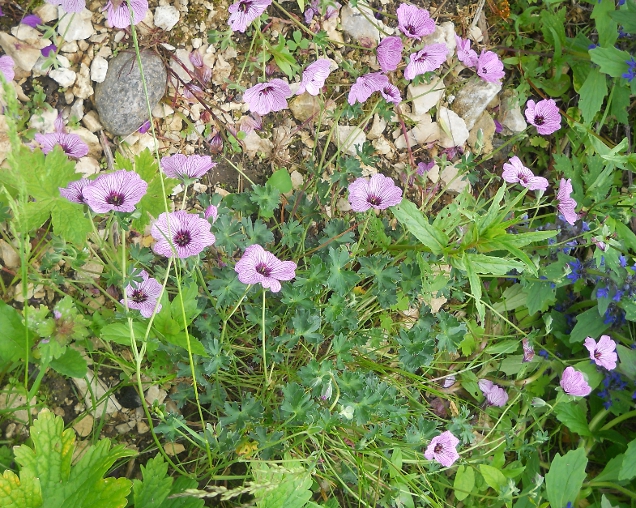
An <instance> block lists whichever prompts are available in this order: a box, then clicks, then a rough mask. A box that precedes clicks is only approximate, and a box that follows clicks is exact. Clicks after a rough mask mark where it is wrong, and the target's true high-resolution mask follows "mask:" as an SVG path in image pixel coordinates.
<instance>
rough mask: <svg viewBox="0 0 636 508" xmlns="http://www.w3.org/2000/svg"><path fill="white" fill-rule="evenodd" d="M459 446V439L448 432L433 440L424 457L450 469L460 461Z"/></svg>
mask: <svg viewBox="0 0 636 508" xmlns="http://www.w3.org/2000/svg"><path fill="white" fill-rule="evenodd" d="M458 444H459V439H457V438H456V437H455V436H454V435H453V433H452V432H450V431H449V430H447V431H445V432H442V433H441V434H440V435H439V436H436V437H434V438H433V439H431V443H430V444H429V445H428V447H427V448H426V451H425V452H424V457H426V458H427V459H428V460H436V461H437V462H439V463H440V464H441V465H442V466H444V467H450V466H452V465H453V464H454V463H455V461H456V460H457V459H459V453H457V445H458Z"/></svg>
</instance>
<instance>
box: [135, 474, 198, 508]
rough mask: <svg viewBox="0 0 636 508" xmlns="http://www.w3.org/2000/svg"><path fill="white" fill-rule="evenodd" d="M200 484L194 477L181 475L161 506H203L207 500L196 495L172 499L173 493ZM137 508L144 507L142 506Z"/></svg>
mask: <svg viewBox="0 0 636 508" xmlns="http://www.w3.org/2000/svg"><path fill="white" fill-rule="evenodd" d="M197 486H198V483H197V481H196V480H195V479H194V478H187V477H186V476H179V477H178V478H177V479H176V480H175V481H174V483H173V484H172V488H171V489H170V495H169V496H168V499H166V500H165V501H164V502H163V503H162V504H161V508H203V506H204V505H205V501H204V500H203V499H198V498H196V497H175V498H172V499H170V496H172V495H173V494H180V493H182V492H183V491H185V490H187V489H196V488H197ZM136 508H143V507H142V506H139V507H136Z"/></svg>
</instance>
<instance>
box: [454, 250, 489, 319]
mask: <svg viewBox="0 0 636 508" xmlns="http://www.w3.org/2000/svg"><path fill="white" fill-rule="evenodd" d="M455 261H458V260H455ZM454 264H455V263H454ZM457 265H458V266H457V267H460V269H463V270H464V271H465V272H466V276H467V277H468V281H469V282H470V290H471V292H472V294H473V298H474V299H475V307H476V309H477V314H478V315H479V319H480V320H481V321H483V320H484V317H485V315H486V307H485V306H484V303H483V302H482V301H481V295H482V291H481V279H480V278H479V275H477V272H476V271H475V269H474V268H473V265H472V263H471V258H470V257H469V256H468V254H467V253H466V252H464V253H463V257H462V259H461V262H459V263H457Z"/></svg>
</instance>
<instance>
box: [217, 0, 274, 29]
mask: <svg viewBox="0 0 636 508" xmlns="http://www.w3.org/2000/svg"><path fill="white" fill-rule="evenodd" d="M271 3H272V0H239V1H238V2H236V3H234V4H232V5H230V7H229V8H228V12H229V13H230V19H228V20H227V22H228V24H229V25H230V28H231V29H232V31H233V32H241V33H244V32H245V30H247V26H248V25H249V24H250V23H251V22H252V21H254V20H255V19H256V18H258V17H259V16H260V15H261V14H263V13H264V12H265V9H267V7H269V5H270V4H271Z"/></svg>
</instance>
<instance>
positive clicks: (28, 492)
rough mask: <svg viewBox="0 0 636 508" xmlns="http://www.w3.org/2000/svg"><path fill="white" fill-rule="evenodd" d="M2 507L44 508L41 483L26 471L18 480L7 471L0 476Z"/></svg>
mask: <svg viewBox="0 0 636 508" xmlns="http://www.w3.org/2000/svg"><path fill="white" fill-rule="evenodd" d="M0 506H2V508H38V507H40V506H42V491H41V489H40V481H39V480H38V478H36V477H35V476H34V475H33V474H32V473H30V472H28V471H24V472H22V473H20V477H19V478H18V477H17V476H16V475H15V474H14V473H13V471H10V470H8V469H7V470H6V471H5V472H4V473H3V474H2V476H0Z"/></svg>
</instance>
